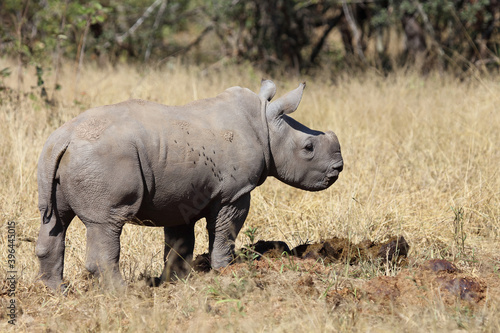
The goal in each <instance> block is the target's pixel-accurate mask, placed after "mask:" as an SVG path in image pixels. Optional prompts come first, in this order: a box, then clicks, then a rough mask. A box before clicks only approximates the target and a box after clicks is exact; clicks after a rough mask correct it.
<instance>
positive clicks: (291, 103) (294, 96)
mask: <svg viewBox="0 0 500 333" xmlns="http://www.w3.org/2000/svg"><path fill="white" fill-rule="evenodd" d="M305 87H306V83H305V82H302V83H301V84H299V86H298V87H297V88H296V89H294V90H292V91H290V92H288V93H286V94H285V95H284V96H282V97H280V98H278V99H277V100H275V101H274V102H272V103H270V104H269V105H268V107H267V111H266V112H267V119H274V118H277V117H279V116H281V115H283V114H289V113H292V112H293V111H295V110H297V108H298V107H299V103H300V100H301V99H302V93H303V92H304V88H305Z"/></svg>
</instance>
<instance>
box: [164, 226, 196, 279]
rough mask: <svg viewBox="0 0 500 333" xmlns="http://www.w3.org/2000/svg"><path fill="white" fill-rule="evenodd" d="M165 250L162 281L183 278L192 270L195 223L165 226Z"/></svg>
mask: <svg viewBox="0 0 500 333" xmlns="http://www.w3.org/2000/svg"><path fill="white" fill-rule="evenodd" d="M164 232H165V252H164V255H163V260H164V262H165V268H164V269H163V272H162V274H161V277H160V282H164V281H171V280H172V278H174V277H177V278H183V277H185V276H187V275H188V274H189V272H190V271H191V265H192V261H193V250H194V224H187V225H181V226H175V227H164Z"/></svg>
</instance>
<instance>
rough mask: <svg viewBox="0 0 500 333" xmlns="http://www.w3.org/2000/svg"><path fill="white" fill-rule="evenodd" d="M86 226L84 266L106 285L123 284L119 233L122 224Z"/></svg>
mask: <svg viewBox="0 0 500 333" xmlns="http://www.w3.org/2000/svg"><path fill="white" fill-rule="evenodd" d="M84 224H85V226H86V227H87V259H86V263H85V267H86V268H87V270H88V271H89V272H90V273H92V274H94V275H95V276H97V277H100V278H102V279H103V281H104V283H105V284H107V285H108V286H123V285H124V284H125V283H124V281H123V279H122V276H121V274H120V268H119V260H120V235H121V233H122V229H123V224H119V223H116V224H115V223H104V224H103V223H95V222H92V223H89V222H84Z"/></svg>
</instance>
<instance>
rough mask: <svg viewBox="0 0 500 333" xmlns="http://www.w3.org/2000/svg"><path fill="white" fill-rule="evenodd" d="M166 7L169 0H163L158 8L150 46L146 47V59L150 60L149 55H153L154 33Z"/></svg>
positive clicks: (149, 42)
mask: <svg viewBox="0 0 500 333" xmlns="http://www.w3.org/2000/svg"><path fill="white" fill-rule="evenodd" d="M166 8H167V0H162V2H161V6H160V9H158V13H157V14H156V18H155V22H154V23H153V31H151V37H150V38H149V41H148V46H147V47H146V53H145V54H144V61H148V60H149V56H150V55H151V47H152V46H153V39H154V33H155V31H156V30H157V29H158V27H159V26H160V23H161V19H162V17H163V13H164V12H165V9H166Z"/></svg>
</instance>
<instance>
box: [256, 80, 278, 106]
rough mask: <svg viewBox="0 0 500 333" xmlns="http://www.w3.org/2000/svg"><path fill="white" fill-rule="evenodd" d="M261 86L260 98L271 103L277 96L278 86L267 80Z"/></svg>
mask: <svg viewBox="0 0 500 333" xmlns="http://www.w3.org/2000/svg"><path fill="white" fill-rule="evenodd" d="M260 84H261V86H260V91H259V96H260V97H262V98H264V99H266V100H267V101H271V100H272V99H273V97H274V95H275V94H276V85H275V84H274V82H273V81H271V80H265V79H262V81H261V82H260Z"/></svg>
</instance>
